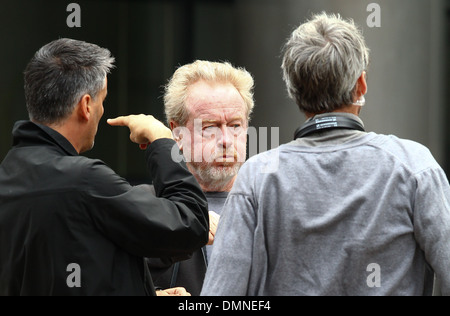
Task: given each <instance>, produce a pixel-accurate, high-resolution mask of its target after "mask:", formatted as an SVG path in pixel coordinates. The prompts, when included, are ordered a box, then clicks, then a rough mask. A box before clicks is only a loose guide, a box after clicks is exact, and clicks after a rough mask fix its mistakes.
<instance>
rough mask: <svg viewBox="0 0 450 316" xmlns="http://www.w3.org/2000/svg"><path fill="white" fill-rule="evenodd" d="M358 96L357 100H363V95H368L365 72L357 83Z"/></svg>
mask: <svg viewBox="0 0 450 316" xmlns="http://www.w3.org/2000/svg"><path fill="white" fill-rule="evenodd" d="M356 84H357V87H356V96H357V99H359V98H361V97H362V96H363V95H366V93H367V80H366V72H365V71H363V72H362V74H361V76H360V77H359V78H358V81H357V82H356Z"/></svg>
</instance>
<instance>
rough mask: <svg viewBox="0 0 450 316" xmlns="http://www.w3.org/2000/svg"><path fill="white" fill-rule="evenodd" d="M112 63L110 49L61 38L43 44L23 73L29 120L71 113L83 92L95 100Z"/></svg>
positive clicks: (52, 119) (46, 120) (53, 120)
mask: <svg viewBox="0 0 450 316" xmlns="http://www.w3.org/2000/svg"><path fill="white" fill-rule="evenodd" d="M113 63H114V57H112V56H111V52H110V51H109V50H107V49H105V48H101V47H99V46H97V45H95V44H90V43H86V42H83V41H78V40H73V39H68V38H61V39H58V40H55V41H53V42H50V43H48V44H47V45H45V46H43V47H42V48H41V49H39V50H38V51H37V52H36V54H35V55H34V56H33V58H32V59H31V60H30V62H29V63H28V65H27V67H26V69H25V72H24V75H25V76H24V79H25V85H24V88H25V100H26V104H27V109H28V114H29V116H30V119H31V120H33V121H35V122H38V123H43V124H50V123H58V122H59V121H61V120H63V119H65V118H66V117H67V116H68V115H70V113H72V111H73V109H74V107H75V106H76V105H77V103H78V102H79V100H80V99H81V97H82V96H83V95H84V94H89V95H90V96H91V97H92V98H94V99H95V98H96V97H97V94H98V93H99V92H100V91H101V90H102V89H103V88H104V85H105V79H106V75H107V74H108V73H110V71H111V69H112V68H113V67H114V66H113Z"/></svg>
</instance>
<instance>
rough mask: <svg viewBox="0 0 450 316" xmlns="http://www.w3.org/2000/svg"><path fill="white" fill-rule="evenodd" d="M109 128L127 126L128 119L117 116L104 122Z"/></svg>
mask: <svg viewBox="0 0 450 316" xmlns="http://www.w3.org/2000/svg"><path fill="white" fill-rule="evenodd" d="M106 122H107V123H108V124H109V125H111V126H128V122H129V118H128V117H127V116H119V117H116V118H113V119H108V120H107V121H106Z"/></svg>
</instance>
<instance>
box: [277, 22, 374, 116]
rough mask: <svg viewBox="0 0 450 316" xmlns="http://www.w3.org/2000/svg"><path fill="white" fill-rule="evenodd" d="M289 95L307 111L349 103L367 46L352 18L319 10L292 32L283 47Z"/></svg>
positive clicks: (364, 67)
mask: <svg viewBox="0 0 450 316" xmlns="http://www.w3.org/2000/svg"><path fill="white" fill-rule="evenodd" d="M283 54H284V56H283V63H282V66H281V68H282V69H283V79H284V81H285V83H286V87H287V91H288V94H289V96H290V97H291V98H292V99H293V100H294V101H295V102H296V103H297V105H298V106H299V108H300V110H301V111H303V112H307V113H313V114H315V113H327V112H332V111H334V110H336V109H338V108H341V107H342V106H345V105H349V104H352V103H353V102H354V100H353V98H354V97H355V92H356V91H355V89H356V82H357V80H358V78H359V77H360V76H361V74H362V72H363V71H365V70H367V67H368V64H369V49H368V47H367V46H366V44H365V41H364V37H363V35H362V32H361V31H360V30H359V29H358V27H357V26H356V25H355V23H354V21H353V20H344V19H342V18H341V17H340V16H339V15H334V14H326V13H321V14H318V15H314V16H313V17H312V19H311V20H309V21H307V22H306V23H304V24H302V25H300V26H299V27H298V28H297V29H296V30H294V31H293V33H292V34H291V37H290V38H289V39H288V41H287V42H286V44H285V46H284V48H283Z"/></svg>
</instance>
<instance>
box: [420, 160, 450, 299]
mask: <svg viewBox="0 0 450 316" xmlns="http://www.w3.org/2000/svg"><path fill="white" fill-rule="evenodd" d="M415 180H416V185H417V189H416V194H415V201H414V226H415V237H416V240H417V241H418V243H419V245H420V247H421V249H422V250H423V251H424V253H425V257H426V260H427V262H428V263H429V264H430V265H431V267H432V268H433V270H434V272H435V274H436V277H437V280H438V283H439V284H440V286H441V288H440V289H439V290H441V292H442V294H443V295H450V265H449V263H450V187H449V183H448V180H447V177H446V176H445V173H444V171H443V170H442V169H437V168H434V169H427V170H425V171H423V172H421V173H419V174H418V175H416V177H415Z"/></svg>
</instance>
